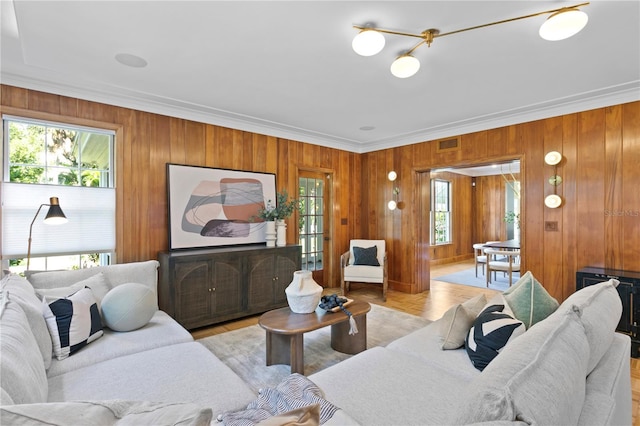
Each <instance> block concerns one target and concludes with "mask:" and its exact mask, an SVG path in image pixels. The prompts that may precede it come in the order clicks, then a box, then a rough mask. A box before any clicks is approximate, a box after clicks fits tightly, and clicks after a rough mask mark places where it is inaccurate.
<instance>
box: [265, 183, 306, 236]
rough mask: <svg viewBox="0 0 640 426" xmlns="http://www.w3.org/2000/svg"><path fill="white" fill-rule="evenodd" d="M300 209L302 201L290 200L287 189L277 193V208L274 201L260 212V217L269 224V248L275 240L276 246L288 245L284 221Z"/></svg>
mask: <svg viewBox="0 0 640 426" xmlns="http://www.w3.org/2000/svg"><path fill="white" fill-rule="evenodd" d="M299 208H300V201H299V200H296V199H291V200H289V194H288V193H287V190H286V189H285V190H282V191H280V192H278V193H276V205H275V207H274V206H273V204H272V201H271V200H268V201H267V205H266V206H265V207H264V208H261V209H259V210H258V217H259V218H260V219H263V220H265V221H266V222H267V231H266V233H267V246H269V247H272V246H273V245H274V244H273V240H274V239H276V244H275V245H278V246H283V245H286V224H285V223H284V219H287V218H288V217H290V216H291V215H292V214H293V212H294V211H295V210H296V209H299ZM273 234H275V235H273ZM274 236H275V238H274Z"/></svg>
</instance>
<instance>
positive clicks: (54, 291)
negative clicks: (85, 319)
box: [36, 272, 111, 312]
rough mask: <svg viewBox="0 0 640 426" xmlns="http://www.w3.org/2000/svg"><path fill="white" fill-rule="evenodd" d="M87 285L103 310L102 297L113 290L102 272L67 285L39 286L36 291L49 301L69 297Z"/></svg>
mask: <svg viewBox="0 0 640 426" xmlns="http://www.w3.org/2000/svg"><path fill="white" fill-rule="evenodd" d="M85 287H89V288H90V289H91V291H92V292H93V297H95V299H96V302H97V304H98V311H99V312H101V306H100V304H101V302H102V299H103V298H104V296H106V294H107V293H108V292H109V290H111V287H110V286H109V283H108V282H107V279H106V278H105V276H104V274H103V273H102V272H100V273H98V274H96V275H93V276H91V277H89V278H87V279H84V280H82V281H79V282H77V283H75V284H72V285H70V286H67V287H56V288H39V289H36V293H37V294H38V296H40V298H42V297H45V298H46V299H47V301H50V300H55V299H62V298H65V297H69V296H71V295H72V294H74V293H77V292H78V290H81V289H83V288H85Z"/></svg>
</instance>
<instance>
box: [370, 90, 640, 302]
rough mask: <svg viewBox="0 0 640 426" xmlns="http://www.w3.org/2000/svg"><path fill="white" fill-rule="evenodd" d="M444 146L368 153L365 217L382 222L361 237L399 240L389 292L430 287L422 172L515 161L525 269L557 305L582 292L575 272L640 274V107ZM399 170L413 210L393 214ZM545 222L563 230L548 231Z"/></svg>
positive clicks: (407, 208)
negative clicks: (392, 180) (556, 158)
mask: <svg viewBox="0 0 640 426" xmlns="http://www.w3.org/2000/svg"><path fill="white" fill-rule="evenodd" d="M437 147H438V144H437V141H429V142H424V143H418V144H414V145H409V146H403V147H398V148H394V149H388V150H384V151H376V152H371V153H366V154H363V159H362V162H363V170H362V178H361V179H362V181H368V182H370V183H371V184H370V185H369V186H368V187H367V189H366V190H365V191H366V192H367V194H366V197H364V198H363V209H368V216H369V218H370V219H372V218H375V219H378V220H370V221H369V222H368V223H366V224H363V228H362V229H363V237H367V236H368V237H384V238H386V239H387V241H390V242H392V247H393V248H392V249H393V250H395V252H394V253H393V254H392V255H391V260H392V262H393V263H392V265H391V268H390V273H389V275H390V284H391V286H392V287H395V288H398V289H402V290H408V291H411V292H418V291H422V290H424V289H426V288H428V285H429V284H428V271H426V269H428V262H429V261H430V260H432V259H431V258H430V257H428V255H425V253H428V251H425V250H424V244H423V243H422V242H421V239H420V235H421V234H424V233H423V232H421V231H420V230H421V227H422V226H423V223H422V222H423V221H424V219H423V216H422V211H418V210H420V209H421V208H422V207H421V206H423V205H424V203H425V195H424V194H423V192H422V191H421V189H420V182H421V174H422V172H424V171H428V170H430V169H436V168H442V167H445V166H447V167H451V166H468V165H472V164H482V163H488V162H491V161H500V160H507V159H512V158H520V160H521V180H522V183H523V186H522V199H521V210H522V212H521V222H522V227H521V231H522V236H521V243H522V254H523V268H524V270H530V271H531V272H532V273H533V274H534V276H536V277H537V278H538V279H539V280H540V281H541V282H542V283H543V285H544V286H545V288H547V290H548V291H549V292H550V293H551V294H552V295H553V296H554V297H556V298H558V299H559V300H564V299H565V298H566V297H567V296H568V295H569V294H571V293H572V292H574V291H575V273H576V271H577V270H578V269H580V268H582V267H584V266H601V267H608V268H616V269H624V270H632V271H640V191H638V190H637V189H635V188H638V187H640V168H639V167H637V166H636V164H638V163H640V102H632V103H627V104H622V105H615V106H611V107H606V108H599V109H595V110H590V111H584V112H580V113H575V114H568V115H564V116H560V117H554V118H549V119H544V120H538V121H533V122H528V123H522V124H517V125H512V126H507V127H502V128H498V129H491V130H487V131H482V132H475V133H471V134H466V135H461V136H460V149H458V150H452V151H442V152H439V151H438V149H437ZM549 151H559V152H561V153H562V154H563V157H564V159H563V161H562V163H560V164H559V166H558V174H559V175H560V176H561V177H562V179H563V182H562V184H561V185H560V186H558V194H559V195H560V196H561V197H562V198H563V200H564V203H563V206H562V207H560V208H558V209H549V208H547V207H545V206H544V197H545V196H547V195H549V194H552V193H553V186H551V185H550V184H549V183H548V178H549V177H550V176H552V175H553V168H552V167H551V166H548V165H546V164H545V163H544V155H545V153H547V152H549ZM364 165H371V166H370V167H364ZM394 166H395V167H394ZM392 168H395V169H396V171H398V175H399V179H398V181H397V182H398V185H399V187H400V190H401V194H402V195H403V201H404V202H405V204H406V206H405V208H404V209H402V210H400V211H396V212H393V213H389V212H387V211H385V210H384V208H383V205H384V202H385V201H384V200H386V199H388V198H389V191H390V189H389V188H390V185H388V184H387V183H386V182H384V179H383V178H384V171H388V170H391V169H392ZM427 200H428V198H427ZM547 221H549V222H556V223H557V229H558V230H557V231H545V222H547ZM471 226H472V224H471V223H470V224H469V227H471ZM400 253H401V254H400Z"/></svg>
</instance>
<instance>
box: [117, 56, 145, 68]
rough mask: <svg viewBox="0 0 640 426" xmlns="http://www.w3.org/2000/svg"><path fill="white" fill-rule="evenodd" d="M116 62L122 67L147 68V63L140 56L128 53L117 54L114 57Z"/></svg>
mask: <svg viewBox="0 0 640 426" xmlns="http://www.w3.org/2000/svg"><path fill="white" fill-rule="evenodd" d="M116 61H118V62H120V63H121V64H122V65H126V66H128V67H133V68H144V67H146V66H147V61H145V60H144V59H142V58H141V57H140V56H136V55H131V54H129V53H118V54H117V55H116Z"/></svg>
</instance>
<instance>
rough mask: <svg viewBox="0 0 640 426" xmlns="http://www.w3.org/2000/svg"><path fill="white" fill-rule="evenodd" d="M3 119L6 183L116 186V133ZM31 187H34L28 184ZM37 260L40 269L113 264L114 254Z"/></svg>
mask: <svg viewBox="0 0 640 426" xmlns="http://www.w3.org/2000/svg"><path fill="white" fill-rule="evenodd" d="M3 122H4V129H5V138H4V144H5V145H6V151H5V152H8V157H7V159H5V164H4V170H5V172H4V179H3V180H4V181H5V182H9V183H18V184H39V185H43V184H44V185H62V186H72V187H73V186H75V187H94V188H113V176H112V173H111V170H113V167H112V163H113V144H114V133H113V132H112V131H106V130H105V131H103V130H100V129H91V128H84V127H79V126H77V127H76V126H67V125H62V124H59V123H52V122H45V121H39V120H30V119H23V118H17V117H3ZM7 171H8V173H7ZM25 188H26V190H27V191H28V186H27V187H25ZM34 212H35V211H34ZM34 261H35V264H36V265H37V268H38V269H47V268H48V267H56V268H59V267H63V268H81V267H89V266H95V265H98V264H105V263H108V262H109V254H105V253H79V254H77V255H71V256H69V255H64V256H46V257H42V258H40V259H36V258H34V256H32V260H31V264H32V265H34ZM61 262H62V264H64V265H62V264H61ZM69 262H71V264H70V265H69ZM24 265H26V259H21V258H18V259H11V260H10V261H9V266H10V269H12V270H14V269H17V270H18V271H19V270H20V269H21V267H24ZM53 265H55V266H53ZM14 272H15V270H14Z"/></svg>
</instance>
